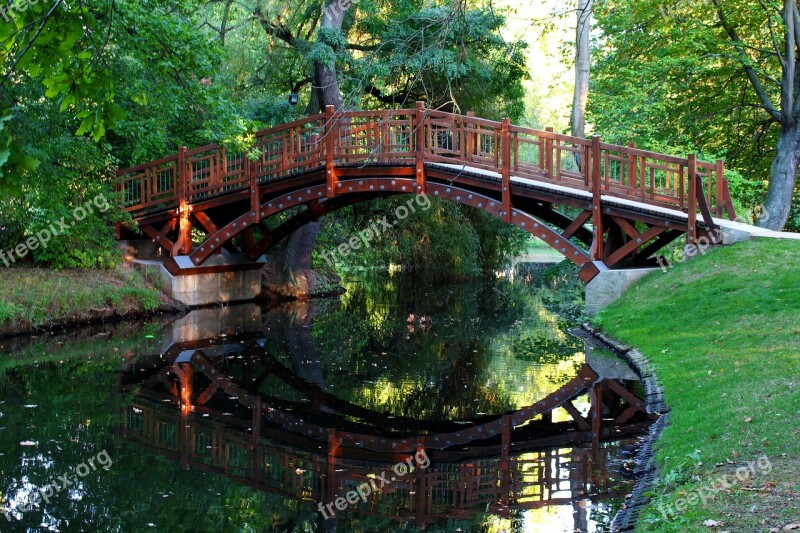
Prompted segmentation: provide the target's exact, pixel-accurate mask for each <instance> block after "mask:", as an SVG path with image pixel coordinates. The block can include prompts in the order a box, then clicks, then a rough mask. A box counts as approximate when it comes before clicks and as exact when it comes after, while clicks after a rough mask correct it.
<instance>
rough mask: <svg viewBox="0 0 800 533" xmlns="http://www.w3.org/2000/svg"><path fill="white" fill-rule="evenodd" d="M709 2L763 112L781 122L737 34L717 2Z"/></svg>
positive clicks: (717, 0) (778, 113)
mask: <svg viewBox="0 0 800 533" xmlns="http://www.w3.org/2000/svg"><path fill="white" fill-rule="evenodd" d="M711 2H712V3H713V4H714V7H716V8H717V19H718V20H719V23H720V25H721V26H722V29H724V30H725V33H727V34H728V37H730V39H731V41H733V45H734V48H736V51H737V52H738V53H739V59H740V61H741V63H742V67H743V68H744V72H745V74H746V75H747V79H748V80H750V83H751V85H752V86H753V88H754V89H755V91H756V94H757V95H758V98H759V100H761V104H762V105H763V106H764V110H765V111H766V112H767V113H769V114H770V116H772V118H774V119H775V120H777V121H781V118H782V117H781V113H780V112H779V111H778V110H777V109H776V108H775V104H773V103H772V100H770V98H769V95H768V94H767V91H766V89H764V86H763V85H762V84H761V80H760V79H759V78H758V73H757V72H756V71H755V69H754V68H753V66H752V65H751V64H750V57H749V56H748V55H747V54H746V53H745V51H744V43H742V40H741V39H740V38H739V34H738V33H737V32H736V30H735V29H734V28H733V27H732V26H731V25H730V24H729V22H728V18H727V17H726V16H725V12H724V11H723V10H722V6H721V5H720V3H719V0H711Z"/></svg>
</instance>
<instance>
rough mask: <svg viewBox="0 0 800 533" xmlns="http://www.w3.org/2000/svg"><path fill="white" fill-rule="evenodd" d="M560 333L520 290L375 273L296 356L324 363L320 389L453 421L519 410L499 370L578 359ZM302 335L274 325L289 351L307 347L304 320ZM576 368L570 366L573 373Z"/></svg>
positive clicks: (558, 323) (320, 323)
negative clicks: (288, 336)
mask: <svg viewBox="0 0 800 533" xmlns="http://www.w3.org/2000/svg"><path fill="white" fill-rule="evenodd" d="M268 320H269V321H270V324H272V319H268ZM276 320H277V321H278V322H280V321H281V320H283V319H279V318H277V317H276ZM566 327H567V325H566V324H564V323H563V320H560V319H558V318H557V317H556V316H555V315H553V314H552V313H550V312H549V311H547V309H546V308H545V306H544V304H543V302H542V301H541V297H540V295H539V294H538V293H536V292H533V291H531V290H529V289H528V288H527V287H525V286H521V285H518V284H517V285H514V284H510V283H508V282H504V281H497V280H485V281H473V282H470V283H458V284H451V285H444V284H442V283H441V282H439V283H428V282H427V281H426V280H424V279H421V278H420V277H418V276H413V277H412V276H405V275H395V276H388V275H371V276H367V277H365V278H362V279H359V280H358V281H351V282H350V283H349V286H348V292H347V294H346V295H344V296H343V297H342V298H341V305H340V306H339V307H338V308H335V309H328V310H326V312H325V313H322V314H319V315H318V316H317V317H316V318H315V319H314V320H313V341H314V346H313V347H312V349H310V350H309V348H308V347H307V346H306V347H305V348H302V349H301V352H302V354H303V355H302V359H303V360H304V361H306V364H309V363H308V362H307V361H314V362H318V364H319V365H321V369H322V375H324V379H323V380H320V381H316V383H318V384H320V385H321V386H322V385H323V382H324V387H323V388H325V390H327V391H328V392H331V393H334V394H336V395H337V396H339V397H341V398H343V399H346V400H348V401H351V402H353V403H358V404H360V405H363V406H364V407H368V408H371V409H375V410H378V411H387V412H390V413H392V414H395V415H398V416H407V417H413V418H424V419H428V420H446V419H450V420H453V419H460V418H467V417H472V416H475V415H476V414H478V413H500V412H504V411H508V410H511V409H513V408H516V407H519V405H518V403H519V400H518V399H515V398H512V395H511V394H510V393H509V392H508V391H507V390H506V385H508V384H507V383H504V381H505V378H504V376H503V374H504V373H505V372H512V373H515V374H516V375H517V377H520V376H522V377H525V373H526V372H529V373H530V372H534V371H532V370H530V368H533V366H532V365H534V366H535V365H541V364H550V365H553V364H556V363H560V362H563V361H565V360H567V359H569V358H570V357H572V356H574V355H575V354H576V353H581V352H582V346H583V345H582V343H581V342H580V341H577V340H576V339H573V338H572V337H571V336H569V335H567V334H565V329H566ZM302 329H303V330H302V331H298V329H297V327H295V328H289V329H287V328H286V327H284V326H277V325H276V327H274V328H273V329H272V332H273V333H276V334H278V333H279V332H280V331H283V332H284V333H287V334H288V333H290V332H294V333H293V334H292V339H291V342H286V341H282V342H281V344H282V345H283V346H284V347H288V346H289V345H291V344H296V343H297V342H298V340H299V339H303V342H307V341H308V336H307V334H305V333H307V332H308V331H309V330H308V322H307V321H303V324H302ZM275 348H278V347H277V346H276V347H275ZM280 351H282V350H280V349H271V350H270V352H271V353H273V354H274V355H275V356H276V357H278V358H279V359H280V360H282V361H284V362H286V363H287V364H291V363H292V361H294V362H295V363H296V361H297V354H290V353H283V354H280V353H276V352H280ZM498 358H499V359H498ZM311 364H312V365H313V364H314V363H311ZM577 366H579V365H578V364H577V363H576V364H574V365H569V367H570V371H571V370H574V369H575V368H577ZM567 374H570V375H567ZM572 375H574V372H567V373H560V374H558V375H550V376H544V375H538V376H536V377H535V378H536V379H535V380H534V381H541V382H542V383H540V384H538V385H536V386H537V387H538V388H540V389H545V388H552V387H551V386H552V385H554V384H560V383H562V382H563V381H565V380H567V379H569V378H571V377H572ZM528 381H530V378H528Z"/></svg>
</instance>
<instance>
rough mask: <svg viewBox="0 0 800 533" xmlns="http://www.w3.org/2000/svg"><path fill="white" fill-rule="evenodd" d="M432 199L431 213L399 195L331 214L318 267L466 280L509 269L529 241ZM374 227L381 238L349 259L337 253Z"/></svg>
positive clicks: (500, 224)
mask: <svg viewBox="0 0 800 533" xmlns="http://www.w3.org/2000/svg"><path fill="white" fill-rule="evenodd" d="M429 200H430V202H431V203H430V206H431V207H430V208H429V209H427V210H426V209H424V208H423V207H420V205H419V204H418V203H416V200H414V197H411V196H400V197H398V198H392V199H386V200H376V201H374V202H370V203H368V204H359V205H356V206H351V207H348V208H345V209H342V210H341V211H339V212H337V213H334V214H332V215H329V216H328V217H326V219H325V224H324V225H323V230H322V232H321V233H320V235H319V237H318V241H317V247H316V249H315V252H314V266H315V268H322V269H324V268H327V267H329V266H330V265H329V264H328V260H330V262H332V263H335V264H336V269H337V270H339V271H340V272H344V271H347V270H350V269H354V268H370V267H384V268H385V267H389V266H390V265H401V266H402V267H403V268H405V269H407V270H410V271H426V272H430V273H436V274H438V275H442V276H446V277H455V278H458V277H461V278H466V277H471V276H475V275H479V274H482V273H490V272H493V271H495V270H498V269H500V268H502V267H504V266H505V264H506V262H507V261H508V260H509V259H510V258H512V257H513V256H515V255H517V254H518V253H519V252H520V251H521V250H522V248H523V247H524V245H525V243H526V242H527V238H528V236H527V234H526V233H524V232H522V231H521V230H519V229H518V228H516V227H514V226H511V225H509V224H505V223H503V222H502V221H500V220H499V219H497V218H495V217H493V216H491V215H489V214H487V213H485V212H483V211H478V210H476V209H472V208H469V207H464V206H460V205H458V204H455V203H453V202H449V201H444V200H439V199H436V198H429ZM408 205H413V206H414V207H415V209H416V212H414V213H411V214H410V215H409V216H408V218H405V219H401V218H399V217H398V216H397V213H398V209H400V210H401V211H400V213H401V214H402V213H403V211H402V209H403V206H406V207H407V206H408ZM383 217H386V221H387V222H388V223H389V224H390V225H391V227H390V228H387V229H383V228H382V226H381V224H380V223H378V222H377V221H379V220H382V219H383ZM395 221H396V222H397V224H394V222H395ZM369 228H376V229H378V230H379V231H378V234H379V237H378V238H377V239H374V240H372V241H371V242H370V246H369V247H363V246H360V247H359V249H356V250H353V251H352V252H348V254H347V255H342V254H341V253H336V252H334V250H336V249H337V248H338V247H339V246H340V245H343V244H346V243H347V242H348V241H349V240H350V239H351V238H352V237H354V236H357V235H358V234H359V232H360V231H365V230H368V229H369ZM326 257H327V258H328V259H326Z"/></svg>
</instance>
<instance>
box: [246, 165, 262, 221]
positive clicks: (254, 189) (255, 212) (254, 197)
mask: <svg viewBox="0 0 800 533" xmlns="http://www.w3.org/2000/svg"><path fill="white" fill-rule="evenodd" d="M244 161H245V167H244V168H245V173H246V174H247V177H248V178H249V181H250V215H251V216H252V217H253V224H258V223H259V222H261V191H260V190H259V187H258V167H257V166H256V162H255V161H250V160H249V159H247V157H245V159H244Z"/></svg>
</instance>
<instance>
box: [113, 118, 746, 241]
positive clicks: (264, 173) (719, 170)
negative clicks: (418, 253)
mask: <svg viewBox="0 0 800 533" xmlns="http://www.w3.org/2000/svg"><path fill="white" fill-rule="evenodd" d="M254 137H255V139H256V143H255V146H254V148H255V150H254V151H255V152H256V153H257V154H258V156H257V158H256V160H255V161H253V160H251V159H249V158H248V156H247V155H246V154H241V153H239V154H229V153H228V152H227V150H226V148H225V147H220V146H219V145H217V144H208V145H206V146H202V147H199V148H194V149H192V150H188V149H186V148H182V149H181V150H179V152H178V153H177V154H172V155H169V156H167V157H164V158H161V159H158V160H155V161H151V162H148V163H142V164H139V165H136V166H132V167H130V168H127V169H121V170H118V171H117V175H118V179H119V184H118V188H119V189H120V190H122V191H123V192H124V199H125V201H124V203H125V208H126V209H127V210H129V211H132V212H136V213H137V214H144V213H147V212H153V211H159V210H164V209H171V208H173V207H175V206H176V205H182V204H181V203H182V202H184V203H187V202H189V203H190V202H197V201H201V200H205V199H210V198H214V197H216V196H220V195H222V194H227V193H232V192H237V191H243V190H246V189H248V188H251V187H254V186H255V184H261V185H263V184H264V183H266V182H269V181H272V180H275V179H278V178H281V177H283V176H287V175H290V174H292V173H298V172H305V171H310V170H315V169H319V168H321V167H324V166H326V165H330V166H331V167H332V168H335V166H336V165H342V164H345V165H346V164H364V163H392V162H394V163H396V162H403V163H408V164H413V163H414V161H416V163H417V165H418V168H421V167H419V165H424V163H435V162H439V163H455V164H462V165H466V166H468V167H474V168H478V169H482V170H488V171H491V172H495V173H497V174H499V175H500V177H501V179H502V180H503V181H504V186H503V188H504V189H506V195H507V196H508V198H504V201H505V202H504V205H505V206H506V207H507V211H510V208H511V206H510V189H511V186H512V184H511V177H512V176H513V177H519V178H528V179H533V180H536V181H543V182H551V183H553V182H554V183H559V184H563V185H566V186H569V187H572V188H576V189H580V190H584V191H586V192H590V193H592V194H593V196H594V197H595V198H594V201H596V202H598V203H599V201H600V195H610V196H616V197H620V198H626V199H629V200H634V201H640V202H644V203H648V204H653V205H656V206H661V207H667V208H672V209H678V210H680V211H683V212H685V213H688V215H689V219H690V220H689V226H690V229H691V228H694V230H693V232H694V233H696V232H697V228H696V217H697V212H698V211H700V213H701V216H702V217H703V218H704V219H705V222H706V225H708V226H709V227H712V226H713V221H712V220H710V217H711V215H715V216H717V217H722V216H723V214H724V212H725V211H727V212H728V215H729V217H730V218H731V219H733V220H735V217H736V215H735V213H734V211H733V202H732V199H731V196H730V190H729V186H728V183H727V180H726V179H725V177H724V163H723V162H722V161H721V160H718V161H716V162H715V163H705V162H702V161H697V158H696V156H694V155H690V156H688V157H678V156H672V155H667V154H661V153H657V152H652V151H648V150H642V149H639V148H637V147H636V146H635V145H634V144H631V145H628V146H622V145H615V144H608V143H604V142H602V141H601V139H600V137H595V138H593V139H584V138H579V137H573V136H569V135H563V134H559V133H556V132H554V131H553V130H552V128H548V129H547V130H545V131H542V130H536V129H532V128H526V127H522V126H514V125H511V124H510V123H509V122H508V121H507V120H504V121H502V122H497V121H492V120H488V119H484V118H479V117H475V116H473V115H471V114H467V115H460V114H454V113H449V112H445V111H439V110H432V109H427V108H425V107H424V104H418V106H417V108H415V109H389V110H377V111H344V112H335V111H334V110H333V109H332V108H330V109H326V112H325V113H318V114H316V115H312V116H309V117H304V118H302V119H299V120H295V121H292V122H289V123H287V124H282V125H278V126H274V127H271V128H267V129H264V130H261V131H258V132H256V133H255V134H254ZM421 173H422V174H423V177H422V178H421V179H422V180H423V181H422V182H421V183H420V185H422V186H424V172H421ZM422 190H424V187H423V189H422Z"/></svg>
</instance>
